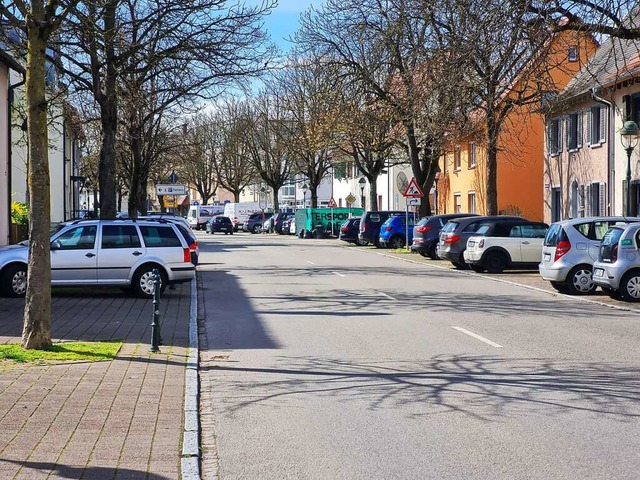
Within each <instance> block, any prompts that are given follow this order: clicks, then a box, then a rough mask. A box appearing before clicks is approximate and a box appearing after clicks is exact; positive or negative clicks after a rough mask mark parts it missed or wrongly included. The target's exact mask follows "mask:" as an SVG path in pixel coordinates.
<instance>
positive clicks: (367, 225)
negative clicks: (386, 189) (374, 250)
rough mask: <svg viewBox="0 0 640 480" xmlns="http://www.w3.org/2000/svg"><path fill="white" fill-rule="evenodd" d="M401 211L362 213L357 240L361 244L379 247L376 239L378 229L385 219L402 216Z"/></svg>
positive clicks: (377, 237)
mask: <svg viewBox="0 0 640 480" xmlns="http://www.w3.org/2000/svg"><path fill="white" fill-rule="evenodd" d="M404 214H405V212H403V211H401V210H380V211H377V212H364V213H363V214H362V218H361V219H360V231H359V233H358V238H359V239H360V241H361V242H367V243H372V244H374V245H375V246H376V247H380V244H379V242H378V239H379V237H380V227H381V226H382V224H383V223H384V222H386V221H387V219H388V218H389V217H391V216H395V215H404Z"/></svg>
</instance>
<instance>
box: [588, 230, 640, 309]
mask: <svg viewBox="0 0 640 480" xmlns="http://www.w3.org/2000/svg"><path fill="white" fill-rule="evenodd" d="M593 281H594V282H595V284H596V285H598V286H600V287H601V288H602V289H603V290H604V291H605V292H607V293H609V294H611V295H615V294H619V295H620V296H621V297H622V298H623V299H624V300H627V301H630V302H640V224H638V223H633V224H631V225H627V226H620V227H613V228H610V229H609V230H608V231H607V233H605V235H604V237H603V238H602V243H601V244H600V251H599V255H598V261H597V262H595V263H594V264H593Z"/></svg>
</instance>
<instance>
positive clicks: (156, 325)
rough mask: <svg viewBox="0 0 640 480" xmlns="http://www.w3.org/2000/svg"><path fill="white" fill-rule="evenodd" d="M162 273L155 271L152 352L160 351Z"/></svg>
mask: <svg viewBox="0 0 640 480" xmlns="http://www.w3.org/2000/svg"><path fill="white" fill-rule="evenodd" d="M160 342H161V340H160V272H158V270H157V269H155V268H154V269H153V320H152V322H151V349H150V350H151V351H152V352H154V353H155V352H159V351H160Z"/></svg>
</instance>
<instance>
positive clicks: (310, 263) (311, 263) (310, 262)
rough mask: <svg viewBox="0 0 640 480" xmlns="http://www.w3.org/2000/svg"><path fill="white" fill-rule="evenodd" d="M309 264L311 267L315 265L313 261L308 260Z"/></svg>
mask: <svg viewBox="0 0 640 480" xmlns="http://www.w3.org/2000/svg"><path fill="white" fill-rule="evenodd" d="M307 263H308V264H309V265H315V263H313V262H312V261H310V260H307Z"/></svg>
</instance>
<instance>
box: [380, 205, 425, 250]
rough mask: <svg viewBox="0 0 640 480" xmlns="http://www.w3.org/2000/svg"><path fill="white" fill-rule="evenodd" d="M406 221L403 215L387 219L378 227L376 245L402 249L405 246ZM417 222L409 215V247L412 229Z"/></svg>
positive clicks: (415, 218) (411, 239)
mask: <svg viewBox="0 0 640 480" xmlns="http://www.w3.org/2000/svg"><path fill="white" fill-rule="evenodd" d="M406 219H407V217H406V216H405V215H396V216H393V217H389V219H388V220H387V221H386V222H384V223H383V224H382V226H381V227H380V237H379V238H378V243H380V245H381V246H382V247H386V248H402V247H404V246H405V245H406V238H407V237H406V234H407V227H406V223H405V222H406ZM417 222H418V218H417V217H415V216H414V215H413V214H411V213H410V214H409V245H411V242H412V241H413V227H414V226H415V224H416V223H417Z"/></svg>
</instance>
